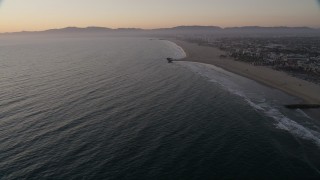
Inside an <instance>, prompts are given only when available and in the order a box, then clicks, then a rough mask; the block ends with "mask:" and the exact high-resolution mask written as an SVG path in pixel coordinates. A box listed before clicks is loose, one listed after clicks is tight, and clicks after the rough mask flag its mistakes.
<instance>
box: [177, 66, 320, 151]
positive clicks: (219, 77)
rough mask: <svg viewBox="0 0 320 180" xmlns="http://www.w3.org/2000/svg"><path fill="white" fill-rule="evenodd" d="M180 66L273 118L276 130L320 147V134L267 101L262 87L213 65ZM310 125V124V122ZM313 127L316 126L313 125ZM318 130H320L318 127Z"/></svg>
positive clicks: (302, 113) (303, 114) (301, 112)
mask: <svg viewBox="0 0 320 180" xmlns="http://www.w3.org/2000/svg"><path fill="white" fill-rule="evenodd" d="M180 64H181V65H182V66H184V67H187V68H189V69H190V70H192V71H193V72H195V73H197V74H199V75H200V76H203V77H205V78H207V79H208V80H209V81H210V82H214V83H217V84H219V85H220V86H221V87H222V88H223V89H225V90H227V91H229V92H230V93H232V94H234V95H237V96H240V97H242V98H243V99H244V100H245V101H246V102H247V103H248V104H249V105H250V106H251V107H253V108H254V109H255V110H257V111H258V112H260V113H262V114H264V115H266V116H268V117H271V118H273V119H274V120H275V123H274V125H275V127H276V128H279V129H282V130H285V131H288V132H289V133H291V134H292V135H294V136H297V137H300V138H302V139H305V140H311V141H313V142H314V143H315V144H317V145H318V146H319V147H320V133H319V132H317V131H316V130H312V129H310V128H308V127H305V126H304V125H302V124H299V123H298V122H297V121H294V120H292V119H290V118H289V117H287V116H286V115H284V114H283V113H282V112H281V111H280V107H278V106H277V104H272V102H269V101H267V100H266V95H265V94H264V92H261V89H262V87H263V86H262V85H260V84H258V83H256V82H254V81H252V80H249V79H247V78H244V77H241V76H238V75H236V74H233V73H231V72H228V71H225V70H223V69H221V68H218V67H215V66H212V65H207V64H202V63H194V62H191V63H190V62H182V63H180ZM248 83H252V85H251V86H250V87H249V88H246V87H244V86H245V85H246V84H248ZM252 86H254V87H258V86H260V88H259V92H258V90H256V89H255V88H251V87H252ZM266 88H267V87H266ZM297 112H298V113H300V114H301V115H302V116H303V117H306V118H307V119H311V118H310V117H309V116H308V115H306V114H305V113H304V112H303V111H301V110H300V111H297ZM308 123H309V124H310V122H308ZM312 126H315V125H314V124H312ZM316 129H319V128H318V127H317V128H316Z"/></svg>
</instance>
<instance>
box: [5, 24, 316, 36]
mask: <svg viewBox="0 0 320 180" xmlns="http://www.w3.org/2000/svg"><path fill="white" fill-rule="evenodd" d="M70 33H73V34H78V33H86V34H88V33H89V34H90V33H92V34H95V33H98V34H104V33H108V34H110V33H113V34H117V33H118V34H120V35H121V34H127V35H139V36H143V35H196V34H217V35H228V34H230V35H268V34H270V35H275V34H277V35H319V36H320V29H315V28H309V27H284V26H283V27H260V26H245V27H229V28H221V27H218V26H177V27H172V28H159V29H138V28H119V29H111V28H106V27H86V28H79V27H66V28H62V29H49V30H45V31H36V32H32V31H23V32H16V33H4V34H70Z"/></svg>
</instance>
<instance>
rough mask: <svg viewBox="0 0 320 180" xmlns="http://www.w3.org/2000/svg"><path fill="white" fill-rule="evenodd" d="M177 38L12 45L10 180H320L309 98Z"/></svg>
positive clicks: (4, 76)
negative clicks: (185, 47)
mask: <svg viewBox="0 0 320 180" xmlns="http://www.w3.org/2000/svg"><path fill="white" fill-rule="evenodd" d="M183 56H184V52H183V51H182V50H181V48H179V47H177V46H176V45H175V44H173V43H170V42H168V41H160V40H149V39H145V38H105V37H82V38H80V37H69V38H67V37H64V38H62V37H58V38H57V37H55V38H49V37H15V38H14V37H1V38H0V178H1V179H17V178H29V179H44V178H53V179H71V178H74V179H80V178H81V179H82V178H84V179H210V178H213V177H220V178H221V177H224V178H228V177H229V178H244V177H246V178H248V177H250V178H254V177H260V178H302V177H320V153H319V152H320V134H319V132H320V130H319V123H318V121H317V120H314V119H312V118H310V117H307V115H306V114H304V113H303V112H302V111H289V110H286V109H284V108H282V105H283V103H284V102H296V101H297V99H295V98H293V97H290V96H288V95H285V94H283V93H281V92H279V91H277V90H274V89H271V88H267V87H264V86H262V85H260V84H258V83H255V82H253V81H251V80H248V79H246V78H243V77H240V76H237V75H235V74H232V73H229V72H226V71H224V70H222V69H219V68H216V67H214V66H209V65H204V64H199V63H191V62H176V63H173V64H168V63H167V62H166V60H165V58H166V57H174V58H181V57H183Z"/></svg>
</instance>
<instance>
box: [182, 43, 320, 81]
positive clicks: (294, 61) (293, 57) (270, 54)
mask: <svg viewBox="0 0 320 180" xmlns="http://www.w3.org/2000/svg"><path fill="white" fill-rule="evenodd" d="M188 41H193V42H197V43H198V44H199V45H204V46H212V47H216V48H219V49H220V50H223V51H224V52H226V53H225V54H224V55H221V56H220V58H222V59H224V58H233V59H234V60H236V61H242V62H246V63H249V64H251V65H253V66H266V67H270V68H272V69H275V70H278V71H284V72H286V73H288V74H290V75H291V76H294V77H297V78H300V79H304V80H307V81H309V82H313V83H315V84H320V38H319V37H264V38H262V37H242V38H239V37H237V38H236V37H224V38H210V37H194V38H190V37H189V38H188Z"/></svg>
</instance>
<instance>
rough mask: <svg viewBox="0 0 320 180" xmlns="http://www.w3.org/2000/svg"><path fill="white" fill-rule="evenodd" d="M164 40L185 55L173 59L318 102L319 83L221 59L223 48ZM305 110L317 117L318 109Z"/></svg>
mask: <svg viewBox="0 0 320 180" xmlns="http://www.w3.org/2000/svg"><path fill="white" fill-rule="evenodd" d="M168 40H169V41H171V42H173V43H175V44H176V45H178V46H179V47H181V48H182V49H183V50H184V51H185V54H186V57H185V58H182V59H179V60H177V61H189V62H199V63H204V64H210V65H214V66H217V67H220V68H222V69H225V70H227V71H229V72H232V73H235V74H238V75H240V76H243V77H246V78H248V79H251V80H254V81H256V82H258V83H261V84H264V85H266V86H269V87H272V88H275V89H278V90H281V91H283V92H285V93H287V94H289V95H291V96H294V97H297V98H299V99H301V102H299V103H306V104H320V85H317V84H314V83H311V82H308V81H305V80H302V79H298V78H296V77H292V76H290V75H288V74H286V73H285V72H281V71H276V70H274V69H271V68H268V67H263V66H253V65H251V64H247V63H244V62H240V61H235V60H233V59H232V58H223V59H222V58H220V55H223V54H225V52H224V51H221V50H219V49H218V48H215V47H209V46H200V45H198V44H195V43H190V42H186V41H182V40H175V39H168ZM308 111H309V113H311V114H313V115H315V116H316V117H318V118H317V119H319V117H320V112H319V110H318V109H310V110H308Z"/></svg>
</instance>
